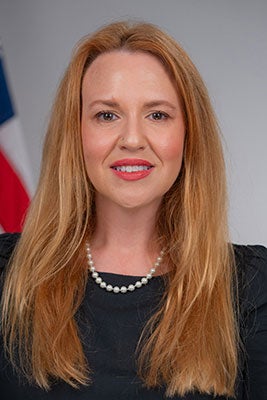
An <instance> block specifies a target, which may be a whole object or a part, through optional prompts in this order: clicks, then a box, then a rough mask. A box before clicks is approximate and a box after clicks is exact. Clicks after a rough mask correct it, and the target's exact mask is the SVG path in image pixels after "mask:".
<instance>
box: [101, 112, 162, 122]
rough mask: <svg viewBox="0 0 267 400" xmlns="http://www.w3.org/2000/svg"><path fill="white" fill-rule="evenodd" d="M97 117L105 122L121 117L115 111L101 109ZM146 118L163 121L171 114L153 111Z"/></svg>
mask: <svg viewBox="0 0 267 400" xmlns="http://www.w3.org/2000/svg"><path fill="white" fill-rule="evenodd" d="M95 118H96V119H97V120H99V121H103V122H112V121H116V120H117V119H119V118H120V117H119V116H118V115H117V114H116V113H114V112H113V111H100V112H98V113H97V114H96V115H95ZM146 118H148V119H150V120H152V121H163V120H166V119H168V118H170V115H169V114H167V113H166V112H163V111H153V112H151V113H149V114H148V115H147V116H146Z"/></svg>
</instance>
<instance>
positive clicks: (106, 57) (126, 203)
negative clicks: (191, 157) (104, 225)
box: [82, 51, 185, 208]
mask: <svg viewBox="0 0 267 400" xmlns="http://www.w3.org/2000/svg"><path fill="white" fill-rule="evenodd" d="M184 136H185V128H184V121H183V116H182V111H181V106H180V102H179V99H178V95H177V92H176V90H175V88H174V86H173V83H172V81H171V80H170V78H169V76H168V74H167V73H166V71H165V69H164V67H163V66H162V64H161V63H160V61H159V60H158V59H157V58H155V57H154V56H152V55H149V54H147V53H142V52H136V53H131V52H127V51H113V52H110V53H105V54H102V55H100V56H98V57H97V58H96V59H95V60H94V61H93V63H92V64H91V65H90V66H89V68H88V69H87V71H86V73H85V76H84V80H83V84H82V145H83V153H84V159H85V164H86V169H87V174H88V177H89V179H90V181H91V182H92V184H93V186H94V187H95V189H96V202H99V201H101V199H102V200H103V201H104V203H105V204H107V202H112V203H115V204H117V205H118V206H120V207H124V208H136V207H142V206H147V205H149V204H153V205H156V206H158V205H159V204H160V201H161V199H162V196H163V195H164V194H165V193H166V192H167V191H168V190H169V188H170V187H171V186H172V184H173V183H174V181H175V180H176V178H177V176H178V174H179V171H180V168H181V163H182V157H183V145H184Z"/></svg>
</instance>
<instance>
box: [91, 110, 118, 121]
mask: <svg viewBox="0 0 267 400" xmlns="http://www.w3.org/2000/svg"><path fill="white" fill-rule="evenodd" d="M96 117H97V119H99V120H101V121H114V120H115V119H117V118H118V117H117V115H116V114H114V113H113V112H110V111H101V112H99V113H98V114H96Z"/></svg>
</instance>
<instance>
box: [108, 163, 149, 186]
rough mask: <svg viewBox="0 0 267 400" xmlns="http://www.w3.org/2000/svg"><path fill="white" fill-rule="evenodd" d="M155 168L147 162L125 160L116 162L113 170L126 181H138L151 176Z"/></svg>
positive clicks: (112, 167) (112, 166)
mask: <svg viewBox="0 0 267 400" xmlns="http://www.w3.org/2000/svg"><path fill="white" fill-rule="evenodd" d="M153 168H154V166H153V165H152V164H151V163H150V162H149V161H147V160H142V159H139V158H138V159H132V158H130V159H129V158H128V159H123V160H118V161H115V162H114V163H113V164H112V165H111V169H112V171H113V172H114V174H115V175H116V176H118V177H119V178H121V179H124V180H126V181H136V180H139V179H143V178H145V177H147V176H148V175H150V174H151V172H152V170H153Z"/></svg>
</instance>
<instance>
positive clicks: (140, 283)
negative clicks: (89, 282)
mask: <svg viewBox="0 0 267 400" xmlns="http://www.w3.org/2000/svg"><path fill="white" fill-rule="evenodd" d="M163 255H164V250H162V251H161V252H160V256H158V257H157V259H156V262H155V264H154V267H153V268H151V269H150V272H149V273H148V274H147V275H146V276H145V277H143V278H141V280H138V281H136V282H135V284H130V285H129V286H128V287H126V286H121V287H119V286H114V287H113V286H112V285H110V284H107V283H106V282H104V281H103V279H102V278H101V277H100V276H99V273H98V272H96V270H95V267H94V261H93V258H92V254H91V249H90V246H89V244H88V243H86V257H87V263H88V266H89V270H90V271H91V274H92V278H93V279H94V280H95V282H96V283H97V284H98V285H99V286H100V288H102V289H106V290H107V291H108V292H113V293H126V292H133V291H134V290H135V289H138V288H140V287H142V286H143V285H146V284H147V283H148V281H149V280H150V279H151V278H152V277H153V274H154V273H155V272H156V268H157V267H159V266H160V264H161V261H162V257H163Z"/></svg>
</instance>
